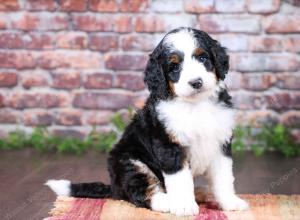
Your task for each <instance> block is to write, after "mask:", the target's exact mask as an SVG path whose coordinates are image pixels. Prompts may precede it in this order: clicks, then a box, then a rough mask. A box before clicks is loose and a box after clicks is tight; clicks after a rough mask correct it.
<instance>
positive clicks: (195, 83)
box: [162, 30, 217, 98]
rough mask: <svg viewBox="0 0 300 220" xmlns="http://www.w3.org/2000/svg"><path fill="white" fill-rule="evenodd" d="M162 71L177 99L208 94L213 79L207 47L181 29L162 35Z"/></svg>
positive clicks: (199, 39)
mask: <svg viewBox="0 0 300 220" xmlns="http://www.w3.org/2000/svg"><path fill="white" fill-rule="evenodd" d="M163 45H164V47H165V49H166V50H167V53H166V56H165V57H164V58H163V59H164V61H163V63H162V68H163V72H164V74H165V77H166V79H167V81H168V84H169V87H170V88H169V89H171V90H172V91H171V92H172V93H173V94H174V95H175V96H177V97H181V98H192V97H195V96H198V95H201V96H204V95H209V94H210V93H211V92H212V91H214V89H215V87H216V85H217V76H216V73H215V68H214V66H213V61H212V58H211V56H210V51H209V48H208V47H207V46H206V45H205V43H204V42H203V40H202V39H201V38H196V36H195V35H194V33H193V32H191V31H187V30H182V31H178V32H175V33H171V34H169V35H167V36H166V38H165V39H164V41H163Z"/></svg>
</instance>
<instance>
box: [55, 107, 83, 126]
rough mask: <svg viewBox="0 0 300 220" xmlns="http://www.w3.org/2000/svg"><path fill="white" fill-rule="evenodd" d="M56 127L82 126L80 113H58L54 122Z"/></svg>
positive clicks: (65, 111)
mask: <svg viewBox="0 0 300 220" xmlns="http://www.w3.org/2000/svg"><path fill="white" fill-rule="evenodd" d="M55 123H56V124H58V125H65V126H71V125H81V124H82V113H81V112H80V111H77V110H64V111H60V112H59V113H58V116H57V118H56V120H55Z"/></svg>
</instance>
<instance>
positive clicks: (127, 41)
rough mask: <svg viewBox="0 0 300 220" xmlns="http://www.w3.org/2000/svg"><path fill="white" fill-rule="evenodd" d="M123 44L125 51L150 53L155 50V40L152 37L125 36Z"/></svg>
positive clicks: (122, 40)
mask: <svg viewBox="0 0 300 220" xmlns="http://www.w3.org/2000/svg"><path fill="white" fill-rule="evenodd" d="M121 42H122V49H123V50H137V51H141V50H144V51H150V50H153V49H154V48H155V38H154V36H151V35H145V34H139V35H124V36H122V37H121Z"/></svg>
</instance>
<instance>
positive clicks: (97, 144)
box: [0, 109, 132, 154]
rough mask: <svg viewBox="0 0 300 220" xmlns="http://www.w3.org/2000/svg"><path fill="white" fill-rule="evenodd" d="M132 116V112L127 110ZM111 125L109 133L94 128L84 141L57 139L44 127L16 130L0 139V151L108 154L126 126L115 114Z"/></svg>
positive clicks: (121, 118) (118, 115)
mask: <svg viewBox="0 0 300 220" xmlns="http://www.w3.org/2000/svg"><path fill="white" fill-rule="evenodd" d="M128 113H129V116H130V117H131V116H132V110H130V109H129V110H128ZM111 123H112V124H113V126H114V127H115V129H113V130H112V131H110V132H97V131H96V128H95V127H94V128H93V129H92V131H91V132H90V134H89V135H88V136H87V137H86V138H85V139H83V140H82V139H79V138H75V137H57V136H55V135H53V134H51V133H50V132H49V131H48V130H47V129H46V128H45V127H37V128H35V129H34V131H33V132H32V133H31V134H26V133H25V132H24V131H21V130H16V131H14V132H10V133H9V134H8V136H7V137H6V138H3V139H0V149H21V148H25V147H31V148H33V149H35V150H37V151H38V152H49V151H56V152H58V153H75V154H81V153H83V152H85V151H86V150H87V149H95V150H97V151H100V152H109V151H110V150H111V149H112V148H113V145H114V144H115V143H116V141H117V139H118V138H119V136H120V135H121V133H123V132H124V130H125V127H126V125H127V123H128V122H127V121H125V120H124V119H123V117H122V115H121V114H120V113H116V114H115V115H114V116H113V117H112V119H111Z"/></svg>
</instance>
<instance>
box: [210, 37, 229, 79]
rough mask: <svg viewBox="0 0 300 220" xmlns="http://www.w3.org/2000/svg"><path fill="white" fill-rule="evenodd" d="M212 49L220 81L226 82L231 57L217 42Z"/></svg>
mask: <svg viewBox="0 0 300 220" xmlns="http://www.w3.org/2000/svg"><path fill="white" fill-rule="evenodd" d="M214 43H215V44H214V46H213V47H212V48H211V52H212V55H213V60H214V66H215V69H216V74H217V77H218V79H221V80H224V79H225V75H226V74H227V73H228V69H229V56H228V55H227V53H226V48H225V47H222V46H221V45H220V43H219V42H217V41H215V42H214Z"/></svg>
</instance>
